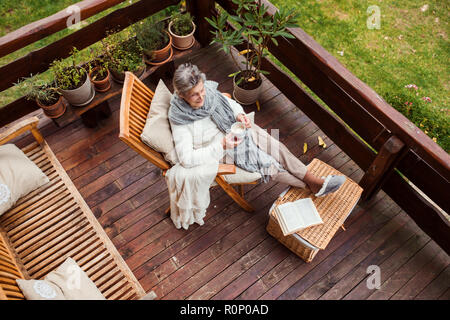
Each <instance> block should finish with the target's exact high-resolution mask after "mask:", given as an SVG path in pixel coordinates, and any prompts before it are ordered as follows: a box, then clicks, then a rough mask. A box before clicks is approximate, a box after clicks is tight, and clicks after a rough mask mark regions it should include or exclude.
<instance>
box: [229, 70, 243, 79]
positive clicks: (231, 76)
mask: <svg viewBox="0 0 450 320" xmlns="http://www.w3.org/2000/svg"><path fill="white" fill-rule="evenodd" d="M239 73H241V71H236V72H233V73H232V74H229V75H228V77H230V78H233V77H234V76H235V75H237V74H239Z"/></svg>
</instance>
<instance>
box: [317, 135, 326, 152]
mask: <svg viewBox="0 0 450 320" xmlns="http://www.w3.org/2000/svg"><path fill="white" fill-rule="evenodd" d="M317 139H318V140H319V146H322V148H324V149H325V148H326V147H327V145H326V144H325V142H324V141H323V139H322V137H321V136H317Z"/></svg>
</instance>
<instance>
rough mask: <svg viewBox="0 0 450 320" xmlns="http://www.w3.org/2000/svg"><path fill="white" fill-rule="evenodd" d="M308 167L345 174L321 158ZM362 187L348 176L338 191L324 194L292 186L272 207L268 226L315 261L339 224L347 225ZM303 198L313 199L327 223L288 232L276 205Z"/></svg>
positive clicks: (318, 173)
mask: <svg viewBox="0 0 450 320" xmlns="http://www.w3.org/2000/svg"><path fill="white" fill-rule="evenodd" d="M308 170H310V171H311V172H312V173H314V174H315V175H316V176H319V177H322V176H327V175H329V174H337V175H342V173H340V172H339V171H337V170H336V169H334V168H333V167H331V166H329V165H327V164H326V163H325V162H322V161H320V160H319V159H314V160H313V161H311V163H310V164H309V165H308ZM362 191H363V189H362V188H361V187H360V186H359V185H358V184H357V183H356V182H354V181H353V180H351V179H349V178H348V177H347V180H346V181H345V183H344V185H342V186H341V187H340V188H339V190H338V191H336V192H334V193H332V194H329V195H327V196H324V197H321V198H316V197H315V196H314V194H313V193H312V192H311V191H310V190H309V189H300V188H295V187H290V188H289V189H288V190H286V191H285V192H283V193H282V194H281V195H280V196H279V197H278V199H277V200H276V201H275V203H274V204H273V205H272V208H271V209H270V210H269V222H268V223H267V227H266V230H267V232H269V234H270V235H271V236H273V237H274V238H275V239H277V240H278V241H279V242H281V243H282V244H283V245H285V246H286V247H287V248H289V249H290V250H291V251H292V252H294V253H295V254H296V255H298V256H299V257H300V258H302V259H303V260H304V261H306V262H311V261H312V259H313V258H314V256H315V255H316V254H317V252H319V250H323V249H325V248H326V246H327V245H328V243H329V242H330V241H331V239H332V238H333V236H334V235H335V233H336V231H337V230H338V229H339V227H341V226H343V224H344V221H345V219H346V218H347V217H348V216H349V215H350V213H351V212H352V210H353V208H354V207H355V206H356V204H357V202H358V200H359V198H360V197H361V193H362ZM302 198H311V199H312V200H313V202H314V205H315V206H316V208H317V211H318V212H319V214H320V217H321V218H322V220H323V222H324V223H323V224H321V225H317V226H313V227H309V228H306V229H303V230H301V231H299V232H297V233H294V234H291V235H288V236H284V235H283V232H282V231H281V228H280V226H279V224H278V221H277V218H276V216H275V214H274V210H273V209H274V208H275V207H276V206H277V205H280V204H282V203H285V202H289V201H295V200H298V199H302Z"/></svg>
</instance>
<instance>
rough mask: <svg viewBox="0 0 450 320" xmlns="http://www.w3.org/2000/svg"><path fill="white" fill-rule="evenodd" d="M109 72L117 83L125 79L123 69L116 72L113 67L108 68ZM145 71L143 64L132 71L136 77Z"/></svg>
mask: <svg viewBox="0 0 450 320" xmlns="http://www.w3.org/2000/svg"><path fill="white" fill-rule="evenodd" d="M108 70H109V72H110V73H111V77H112V79H113V80H114V81H116V82H118V83H123V82H124V81H125V71H124V72H118V71H117V70H115V69H114V68H108ZM144 71H145V66H142V67H140V68H139V69H137V70H136V71H134V72H133V73H134V75H135V76H136V77H138V78H139V77H140V76H141V75H142V74H143V73H144Z"/></svg>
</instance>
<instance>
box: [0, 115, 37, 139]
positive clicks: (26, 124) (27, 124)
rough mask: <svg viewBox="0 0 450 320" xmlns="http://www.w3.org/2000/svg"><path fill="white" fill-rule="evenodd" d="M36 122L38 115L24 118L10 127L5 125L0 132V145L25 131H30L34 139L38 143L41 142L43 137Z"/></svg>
mask: <svg viewBox="0 0 450 320" xmlns="http://www.w3.org/2000/svg"><path fill="white" fill-rule="evenodd" d="M38 122H39V118H38V117H31V118H27V119H24V120H22V121H20V122H18V123H16V124H14V125H12V126H10V127H8V126H6V129H5V130H3V131H2V132H0V145H2V144H5V143H7V142H8V141H10V140H12V139H14V138H16V137H18V136H20V135H21V134H22V133H24V132H26V131H31V133H32V134H33V136H34V138H35V139H36V141H37V142H38V143H42V141H44V138H43V137H42V135H41V133H40V132H39V130H38V129H37V124H38Z"/></svg>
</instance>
